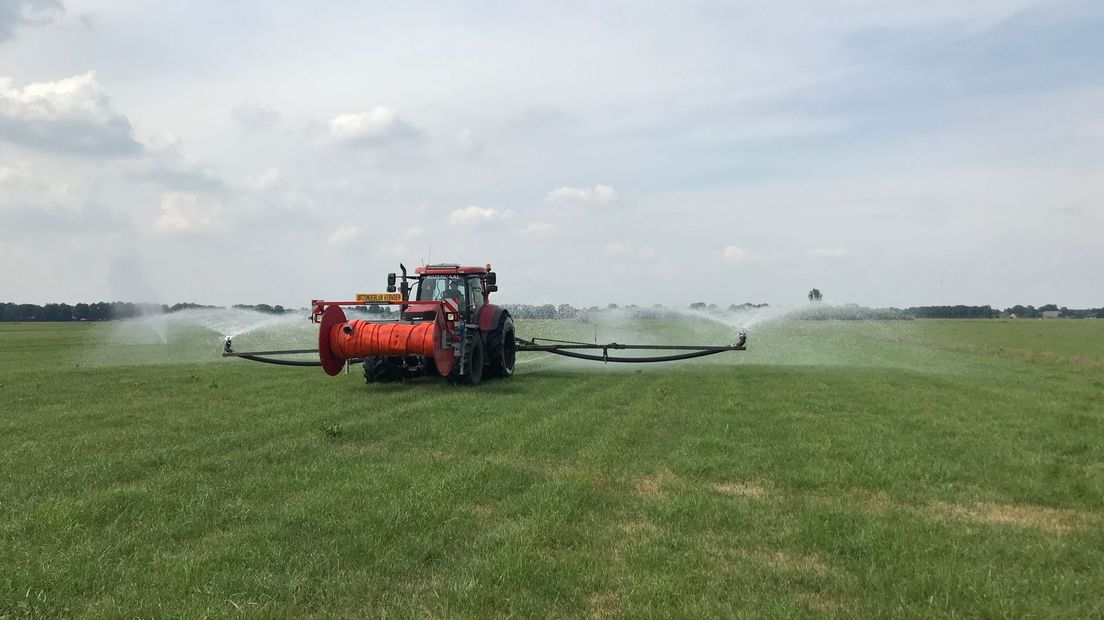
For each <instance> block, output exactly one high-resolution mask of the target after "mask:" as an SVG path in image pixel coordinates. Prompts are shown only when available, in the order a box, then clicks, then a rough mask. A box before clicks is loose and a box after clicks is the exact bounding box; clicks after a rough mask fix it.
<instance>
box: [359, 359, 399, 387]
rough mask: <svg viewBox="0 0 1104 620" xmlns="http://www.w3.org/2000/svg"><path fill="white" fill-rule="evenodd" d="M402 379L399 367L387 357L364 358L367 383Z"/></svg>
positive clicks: (365, 380)
mask: <svg viewBox="0 0 1104 620" xmlns="http://www.w3.org/2000/svg"><path fill="white" fill-rule="evenodd" d="M399 379H401V375H400V373H399V368H397V367H396V366H395V364H393V363H392V362H391V360H389V359H387V358H386V357H379V356H375V357H366V358H364V382H365V383H390V382H392V381H398V380H399Z"/></svg>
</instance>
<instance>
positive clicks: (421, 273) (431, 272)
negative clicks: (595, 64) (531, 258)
mask: <svg viewBox="0 0 1104 620" xmlns="http://www.w3.org/2000/svg"><path fill="white" fill-rule="evenodd" d="M414 279H415V280H416V284H415V285H414V286H413V287H409V288H407V289H406V295H405V296H404V297H405V298H408V299H409V300H410V301H411V302H414V303H411V304H409V305H408V306H407V307H406V308H405V309H404V312H403V319H406V320H414V321H417V320H426V319H432V318H433V316H434V314H435V311H436V307H437V306H436V304H433V305H430V304H428V303H427V304H425V305H423V304H419V303H417V302H436V301H442V300H446V299H447V300H451V301H452V302H454V303H455V305H456V308H457V309H458V311H459V313H460V316H461V317H462V318H463V319H464V322H466V323H475V322H476V321H477V317H478V316H479V311H480V310H481V309H482V308H483V306H484V305H485V304H487V303H489V297H490V294H491V293H492V292H493V291H496V290H498V286H496V278H495V273H494V272H493V271H490V265H487V266H486V267H462V266H460V265H458V264H455V263H449V264H437V265H425V266H422V267H418V268H417V269H415V270H414ZM389 281H390V280H389ZM411 293H413V294H411Z"/></svg>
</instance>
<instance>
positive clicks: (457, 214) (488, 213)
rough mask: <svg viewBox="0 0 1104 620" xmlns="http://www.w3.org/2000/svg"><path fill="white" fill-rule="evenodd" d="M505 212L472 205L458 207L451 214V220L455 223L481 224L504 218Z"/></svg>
mask: <svg viewBox="0 0 1104 620" xmlns="http://www.w3.org/2000/svg"><path fill="white" fill-rule="evenodd" d="M503 215H504V214H503V213H501V212H499V211H497V210H495V209H490V208H486V207H477V206H474V205H473V206H470V207H464V208H463V209H457V210H455V211H453V212H452V213H450V214H449V221H450V222H452V223H453V224H462V225H467V224H479V223H482V222H491V221H494V220H498V219H502V217H503Z"/></svg>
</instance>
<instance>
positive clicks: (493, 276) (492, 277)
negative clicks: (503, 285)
mask: <svg viewBox="0 0 1104 620" xmlns="http://www.w3.org/2000/svg"><path fill="white" fill-rule="evenodd" d="M487 284H490V285H491V286H494V285H496V284H498V274H497V273H495V272H493V271H488V272H487Z"/></svg>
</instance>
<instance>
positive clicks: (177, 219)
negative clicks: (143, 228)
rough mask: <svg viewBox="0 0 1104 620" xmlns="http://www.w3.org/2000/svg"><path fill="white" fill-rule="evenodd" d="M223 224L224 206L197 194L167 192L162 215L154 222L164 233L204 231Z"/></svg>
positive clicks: (156, 227) (164, 197)
mask: <svg viewBox="0 0 1104 620" xmlns="http://www.w3.org/2000/svg"><path fill="white" fill-rule="evenodd" d="M221 226H222V206H221V205H220V204H219V203H217V202H215V201H213V200H210V199H206V198H202V197H200V196H198V195H196V194H186V193H183V192H165V193H164V194H162V195H161V215H160V216H159V217H158V218H157V220H156V221H155V222H154V223H153V228H154V230H156V231H158V232H162V233H202V232H208V231H211V230H214V229H217V228H220V227H221Z"/></svg>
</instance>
